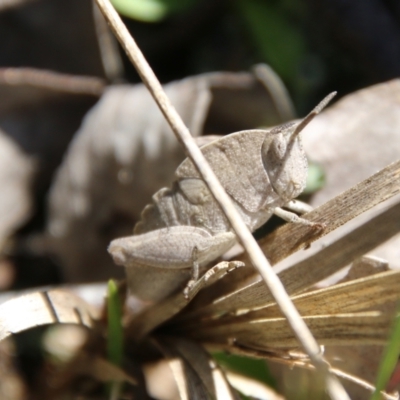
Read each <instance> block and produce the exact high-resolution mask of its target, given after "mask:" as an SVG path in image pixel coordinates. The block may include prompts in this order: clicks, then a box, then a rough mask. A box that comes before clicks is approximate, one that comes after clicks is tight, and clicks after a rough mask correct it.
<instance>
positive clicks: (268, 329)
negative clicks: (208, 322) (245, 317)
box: [182, 311, 392, 350]
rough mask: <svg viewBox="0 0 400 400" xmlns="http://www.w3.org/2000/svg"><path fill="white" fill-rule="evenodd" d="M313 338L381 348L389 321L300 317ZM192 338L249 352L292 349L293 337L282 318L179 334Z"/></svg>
mask: <svg viewBox="0 0 400 400" xmlns="http://www.w3.org/2000/svg"><path fill="white" fill-rule="evenodd" d="M303 318H304V320H305V321H306V323H307V325H308V326H309V327H310V329H311V331H312V332H313V335H314V336H315V337H316V338H318V341H319V342H320V343H321V344H324V345H351V344H354V345H355V344H357V345H361V344H367V345H370V344H377V345H383V344H384V343H386V341H387V336H388V333H389V329H390V326H391V322H392V316H390V315H382V314H381V313H380V312H376V311H367V312H360V313H349V314H330V315H317V316H304V317H303ZM182 334H187V335H189V336H190V337H192V338H193V339H197V340H201V341H203V342H205V343H209V344H212V345H217V344H220V345H221V346H226V345H229V342H231V343H233V344H235V343H238V344H240V345H242V346H245V347H249V348H252V349H266V350H268V349H270V348H271V347H272V348H283V349H287V348H293V347H296V346H297V344H296V338H295V337H294V336H293V333H292V332H291V330H290V327H289V325H288V323H287V321H286V319H285V318H264V319H258V320H253V321H246V322H239V323H230V324H226V325H225V324H223V323H222V321H218V323H215V324H214V326H212V327H211V326H209V327H204V328H202V329H201V330H199V329H198V328H197V329H196V328H193V330H188V331H186V330H185V331H184V332H182Z"/></svg>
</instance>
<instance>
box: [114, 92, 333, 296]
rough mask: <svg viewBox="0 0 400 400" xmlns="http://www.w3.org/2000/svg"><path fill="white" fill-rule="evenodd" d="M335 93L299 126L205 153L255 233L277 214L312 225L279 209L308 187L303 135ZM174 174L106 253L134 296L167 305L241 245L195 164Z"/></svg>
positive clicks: (236, 136) (251, 135)
mask: <svg viewBox="0 0 400 400" xmlns="http://www.w3.org/2000/svg"><path fill="white" fill-rule="evenodd" d="M335 94H336V93H331V94H330V95H328V96H327V97H326V98H325V99H324V100H322V102H321V103H320V104H318V106H317V107H315V108H314V110H313V111H312V112H311V113H310V114H309V115H307V116H306V117H305V118H304V119H303V120H301V121H299V122H290V123H287V124H284V125H280V126H278V127H275V128H272V129H270V130H264V129H257V130H248V131H241V132H236V133H232V134H230V135H227V136H224V137H222V138H220V139H217V140H214V141H212V142H211V143H209V144H207V145H205V146H203V147H202V152H203V154H204V156H205V157H206V159H207V161H208V162H209V163H210V165H211V167H212V169H213V170H214V172H215V174H216V175H217V177H218V179H219V180H220V182H221V184H222V185H223V187H224V188H225V190H226V192H227V193H228V194H229V195H230V196H231V198H232V200H233V202H234V204H235V206H236V207H237V209H238V211H239V213H240V215H241V216H242V218H243V219H244V221H245V223H246V225H247V226H248V227H249V229H250V230H251V231H254V230H255V229H257V228H258V227H260V226H261V225H263V224H264V223H265V222H266V221H267V220H268V219H269V218H270V217H271V216H272V214H276V215H278V216H280V217H281V218H283V219H285V220H288V221H290V222H296V223H303V224H308V225H313V224H312V223H310V222H309V221H306V220H304V219H302V218H300V217H298V216H297V215H296V214H293V213H291V212H289V211H285V210H283V209H282V208H281V207H282V206H286V207H287V206H290V204H291V203H292V200H293V199H294V198H296V197H297V196H298V195H299V194H300V193H301V192H302V191H303V189H304V187H305V184H306V179H307V168H308V165H307V158H306V155H305V152H304V149H303V146H302V144H301V136H300V132H301V131H302V130H303V129H304V127H305V126H306V125H307V124H308V123H309V122H310V121H311V120H312V119H313V118H314V117H315V115H317V114H318V113H319V112H320V111H321V110H322V109H323V108H324V107H325V106H326V105H327V104H328V102H329V101H330V100H331V99H332V97H333V96H334V95H335ZM175 176H176V180H175V182H174V183H173V185H172V188H171V189H166V188H164V189H161V190H159V191H158V192H157V193H156V194H155V195H154V196H153V203H152V204H150V205H147V206H146V207H145V209H144V210H143V212H142V219H141V221H140V222H139V223H138V224H137V225H136V226H135V229H134V235H133V236H129V237H125V238H121V239H116V240H113V241H112V242H111V244H110V246H109V249H108V250H109V252H110V253H111V255H112V257H113V258H114V261H115V262H116V263H117V264H119V265H124V266H125V267H126V269H127V277H128V287H129V289H130V291H131V293H133V294H135V295H137V296H138V297H140V298H142V299H145V300H154V301H156V300H160V299H163V298H165V297H167V296H168V295H169V294H171V293H173V292H175V291H176V290H178V289H179V288H182V287H183V286H185V283H186V284H187V283H188V282H189V281H190V283H189V285H186V289H185V290H186V291H187V290H190V284H191V283H193V281H195V280H196V279H197V278H198V275H199V268H200V269H201V268H202V267H205V266H206V265H207V264H209V263H210V262H212V261H214V260H216V259H217V258H218V257H219V256H221V255H222V254H223V253H225V252H226V251H227V250H229V249H230V248H231V247H232V246H233V245H234V244H235V243H236V236H235V234H234V233H233V232H232V229H231V227H230V224H229V223H228V221H227V219H226V217H225V215H224V214H223V212H222V211H221V209H220V207H219V205H218V204H217V203H216V201H215V200H214V198H213V196H212V195H211V193H210V191H209V190H208V188H207V186H206V184H205V183H204V182H203V181H202V180H201V179H200V177H199V174H198V172H197V170H196V168H195V167H194V165H193V163H192V162H191V161H190V160H189V159H185V160H184V161H183V162H182V164H181V165H180V166H179V167H178V169H177V170H176V172H175ZM294 208H295V207H294Z"/></svg>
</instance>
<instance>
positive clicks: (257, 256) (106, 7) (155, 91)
mask: <svg viewBox="0 0 400 400" xmlns="http://www.w3.org/2000/svg"><path fill="white" fill-rule="evenodd" d="M96 2H97V4H98V5H99V8H100V10H101V11H102V13H103V14H104V16H105V18H106V19H107V21H108V22H109V24H110V26H111V28H112V29H113V31H114V33H115V34H116V36H117V38H118V40H119V41H120V43H121V44H122V46H123V47H124V49H125V51H126V53H127V55H128V57H129V58H130V60H131V61H132V63H133V64H134V66H135V68H136V70H137V71H138V73H139V75H140V76H141V78H142V80H143V83H144V84H145V85H146V87H147V88H148V89H149V91H150V93H151V94H152V95H153V97H154V99H155V101H156V103H157V104H158V106H159V107H160V110H161V111H162V113H163V114H164V116H165V118H166V119H167V121H168V122H169V124H170V126H171V129H172V130H173V132H174V133H175V134H176V136H177V138H178V139H179V141H181V143H182V144H183V145H184V148H185V149H186V151H187V153H188V155H189V157H190V158H191V160H192V161H193V163H194V164H195V165H196V168H197V169H198V171H199V173H200V176H201V178H202V179H203V180H204V182H205V183H206V185H207V187H208V188H209V190H210V192H211V193H212V195H213V196H214V198H215V199H216V201H217V203H218V204H219V205H220V207H221V209H222V210H223V212H224V214H225V215H226V217H227V219H228V220H229V222H230V224H231V225H232V228H233V230H234V232H235V233H236V235H237V237H238V239H239V241H240V242H241V243H242V244H243V246H244V247H245V249H246V251H247V252H248V254H249V256H250V258H251V261H252V264H253V266H254V267H255V268H256V269H257V270H258V271H259V273H260V274H261V276H262V277H263V279H264V280H265V282H266V284H267V285H268V287H269V288H270V290H271V292H272V294H273V296H274V298H275V299H276V300H277V303H278V304H279V306H280V307H281V309H282V312H283V313H284V315H285V316H286V318H287V320H288V321H289V324H290V326H291V327H292V329H293V331H294V332H295V334H296V336H297V338H298V340H299V342H300V343H301V345H302V346H303V347H304V349H305V350H306V352H307V354H308V355H309V356H310V359H311V360H312V362H313V363H314V364H315V365H316V366H317V367H318V368H320V369H321V371H324V373H325V374H326V385H327V386H326V387H327V390H328V392H329V393H330V395H331V397H332V398H334V399H339V398H341V399H346V398H348V396H347V394H346V392H345V391H344V389H343V388H342V387H341V385H340V383H339V382H338V381H337V380H336V379H335V378H334V377H333V376H330V375H329V373H328V372H327V363H326V361H325V360H324V358H323V356H322V353H321V350H320V347H319V345H318V343H317V342H316V340H315V339H314V338H313V336H312V334H311V332H310V330H309V329H308V328H307V325H306V324H305V323H304V321H303V320H302V318H301V316H300V314H299V313H298V312H297V310H296V309H295V307H294V305H293V303H292V302H291V301H290V298H289V296H288V295H287V293H286V292H285V288H284V286H283V285H282V283H281V282H280V280H279V278H278V277H277V276H276V274H275V273H274V271H273V270H272V268H271V266H270V265H269V263H268V261H267V259H266V258H265V256H264V254H263V252H262V251H261V249H260V248H259V246H258V244H257V242H256V241H255V239H254V238H253V236H252V235H251V232H250V231H249V229H248V228H247V226H246V224H245V223H244V221H243V220H242V219H241V217H240V215H239V213H238V211H237V210H236V208H235V206H234V205H233V203H232V200H231V199H230V198H229V196H228V195H227V193H226V192H225V190H224V189H223V187H222V186H221V184H220V183H219V181H218V179H217V177H216V176H215V174H214V173H213V171H212V169H211V168H210V166H209V165H208V163H207V162H206V160H205V158H204V156H203V154H202V152H201V151H200V149H199V148H198V147H197V145H196V143H195V141H194V139H193V138H192V136H191V135H190V132H189V131H188V129H187V128H186V126H185V125H184V123H183V121H182V119H181V118H180V117H179V115H178V113H177V112H176V110H175V109H174V108H173V106H172V104H171V103H170V101H169V99H168V98H167V96H166V95H165V93H164V91H163V89H162V87H161V85H160V83H159V81H158V80H157V78H156V76H155V75H154V73H153V71H152V70H151V68H150V66H149V65H148V63H147V61H146V60H145V58H144V56H143V54H142V53H141V51H140V49H139V48H138V46H137V45H136V43H135V41H134V40H133V38H132V37H131V35H130V34H129V32H128V31H127V29H126V27H125V25H124V24H123V22H122V20H121V18H120V17H119V16H118V14H117V12H116V11H115V9H114V8H113V6H112V5H111V3H110V2H109V1H108V0H96Z"/></svg>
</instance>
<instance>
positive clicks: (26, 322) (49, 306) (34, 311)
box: [0, 289, 99, 340]
mask: <svg viewBox="0 0 400 400" xmlns="http://www.w3.org/2000/svg"><path fill="white" fill-rule="evenodd" d="M98 317H99V315H98V312H97V310H96V309H94V308H93V307H92V306H90V305H89V304H87V303H86V302H85V301H83V300H82V299H81V298H79V297H77V296H75V295H74V294H72V293H70V292H66V291H63V290H57V289H56V290H50V291H47V292H35V293H31V294H27V295H24V296H20V297H17V298H15V299H12V300H9V301H7V302H5V303H3V304H2V305H1V306H0V340H3V339H5V338H6V337H7V336H10V335H11V334H15V333H18V332H21V331H24V330H27V329H31V328H34V327H37V326H41V325H47V324H54V323H61V324H81V325H85V326H87V327H93V325H94V320H95V319H97V318H98Z"/></svg>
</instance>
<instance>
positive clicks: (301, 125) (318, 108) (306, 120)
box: [292, 92, 337, 138]
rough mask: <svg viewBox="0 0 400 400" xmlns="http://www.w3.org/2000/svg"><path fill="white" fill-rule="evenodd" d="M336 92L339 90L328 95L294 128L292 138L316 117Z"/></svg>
mask: <svg viewBox="0 0 400 400" xmlns="http://www.w3.org/2000/svg"><path fill="white" fill-rule="evenodd" d="M336 94H337V92H332V93H330V94H328V96H326V97H325V98H324V99H323V100H322V101H321V102H320V103H319V104H318V105H317V106H316V107H315V108H314V109H313V110H312V111H311V112H310V113H309V114H308V115H307V116H306V117H304V118H303V119H302V120H301V121H300V123H299V125H297V127H296V129H295V130H294V132H293V135H292V138H295V137H296V136H297V135H298V134H299V133H300V132H301V131H302V130H303V129H304V128H305V127H306V126H307V125H308V124H309V123H310V122H311V121H312V120H313V119H314V117H315V116H316V115H318V114H319V113H320V112H321V111H322V110H323V109H324V108H325V107H326V106H327V105H328V104H329V102H330V101H331V100H332V99H333V98H334V97H335V96H336Z"/></svg>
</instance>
